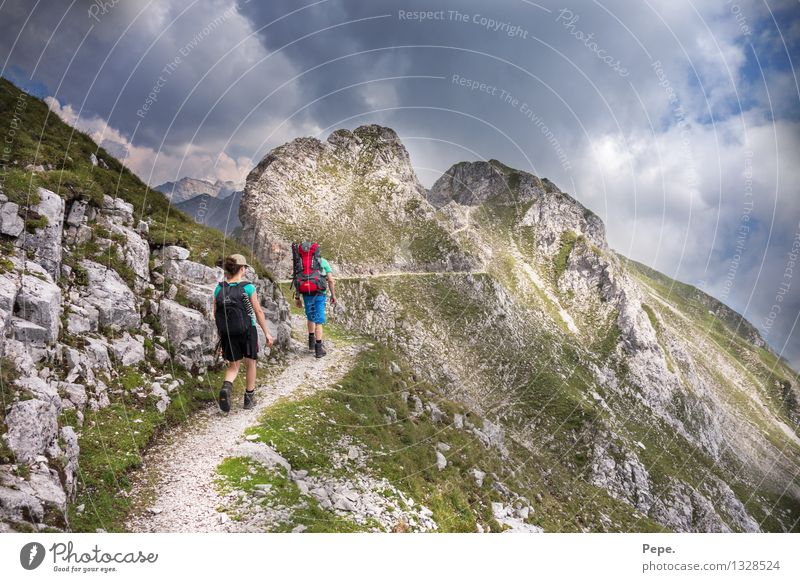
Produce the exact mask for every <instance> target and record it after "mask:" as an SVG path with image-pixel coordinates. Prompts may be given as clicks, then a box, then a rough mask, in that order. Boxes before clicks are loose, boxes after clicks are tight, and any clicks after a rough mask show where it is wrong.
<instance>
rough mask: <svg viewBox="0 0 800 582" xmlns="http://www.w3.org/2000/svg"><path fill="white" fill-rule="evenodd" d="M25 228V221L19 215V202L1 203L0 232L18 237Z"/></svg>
mask: <svg viewBox="0 0 800 582" xmlns="http://www.w3.org/2000/svg"><path fill="white" fill-rule="evenodd" d="M24 228H25V221H24V220H22V217H21V216H20V215H19V204H16V203H14V202H4V203H2V204H0V233H2V234H5V235H8V236H12V237H18V236H19V235H20V234H22V231H23V230H24Z"/></svg>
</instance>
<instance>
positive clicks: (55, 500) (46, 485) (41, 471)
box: [28, 463, 67, 528]
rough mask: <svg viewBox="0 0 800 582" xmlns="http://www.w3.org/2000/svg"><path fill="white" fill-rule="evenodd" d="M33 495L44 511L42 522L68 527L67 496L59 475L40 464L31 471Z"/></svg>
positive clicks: (30, 485)
mask: <svg viewBox="0 0 800 582" xmlns="http://www.w3.org/2000/svg"><path fill="white" fill-rule="evenodd" d="M28 486H29V487H30V492H31V494H32V495H33V496H34V497H35V498H36V499H38V500H39V502H40V503H41V505H42V509H43V511H44V515H43V516H42V519H41V520H40V521H41V522H42V523H45V524H47V525H48V526H55V527H57V528H65V527H66V526H67V494H66V493H65V492H64V489H63V488H62V485H61V479H60V478H59V476H58V473H57V472H56V471H54V470H51V469H49V468H48V467H47V465H46V464H43V463H40V464H38V465H36V466H34V468H33V469H32V470H31V474H30V477H28Z"/></svg>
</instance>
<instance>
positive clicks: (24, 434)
mask: <svg viewBox="0 0 800 582" xmlns="http://www.w3.org/2000/svg"><path fill="white" fill-rule="evenodd" d="M6 426H7V427H8V432H7V433H6V434H5V440H6V444H7V445H8V448H9V449H11V450H12V451H13V452H14V457H15V458H16V459H17V462H23V463H26V462H29V461H32V460H34V459H35V458H36V456H37V455H41V454H42V453H44V452H45V451H46V450H48V449H49V448H50V447H51V446H52V445H53V444H54V442H55V439H56V435H57V434H58V413H57V412H56V408H55V406H53V405H52V404H51V403H50V402H45V401H44V400H38V399H34V400H23V401H22V402H16V403H14V404H13V405H12V406H11V410H10V411H9V413H8V414H7V415H6Z"/></svg>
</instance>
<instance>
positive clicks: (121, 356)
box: [111, 332, 145, 366]
mask: <svg viewBox="0 0 800 582" xmlns="http://www.w3.org/2000/svg"><path fill="white" fill-rule="evenodd" d="M142 340H143V338H141V337H134V336H132V335H130V334H129V333H127V332H125V333H124V334H123V335H122V337H119V338H117V339H115V340H113V341H112V342H111V353H113V354H114V357H115V358H116V359H117V361H118V362H120V363H121V364H122V365H123V366H134V365H136V364H138V363H139V362H142V361H144V357H145V356H144V343H143V341H142Z"/></svg>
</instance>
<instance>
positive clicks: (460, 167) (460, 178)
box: [428, 160, 546, 208]
mask: <svg viewBox="0 0 800 582" xmlns="http://www.w3.org/2000/svg"><path fill="white" fill-rule="evenodd" d="M545 193H546V192H545V189H544V186H543V185H542V183H541V180H539V178H537V177H536V176H533V175H532V174H528V173H526V172H519V171H517V170H513V171H511V169H510V168H507V167H506V166H504V165H503V164H501V163H500V162H497V161H496V160H491V161H489V162H460V163H458V164H455V165H454V166H452V167H451V168H450V169H449V170H447V171H446V172H445V173H444V174H442V177H441V178H439V179H438V180H436V182H435V183H434V184H433V186H432V187H431V189H430V192H429V193H428V200H429V201H430V202H431V204H433V205H434V206H436V207H437V208H441V207H442V206H445V205H446V204H448V203H449V202H456V203H457V204H460V205H462V206H478V205H480V204H483V203H484V202H487V201H488V202H493V203H499V204H518V203H523V202H528V201H530V200H532V199H533V198H534V197H536V196H543V195H545Z"/></svg>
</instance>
